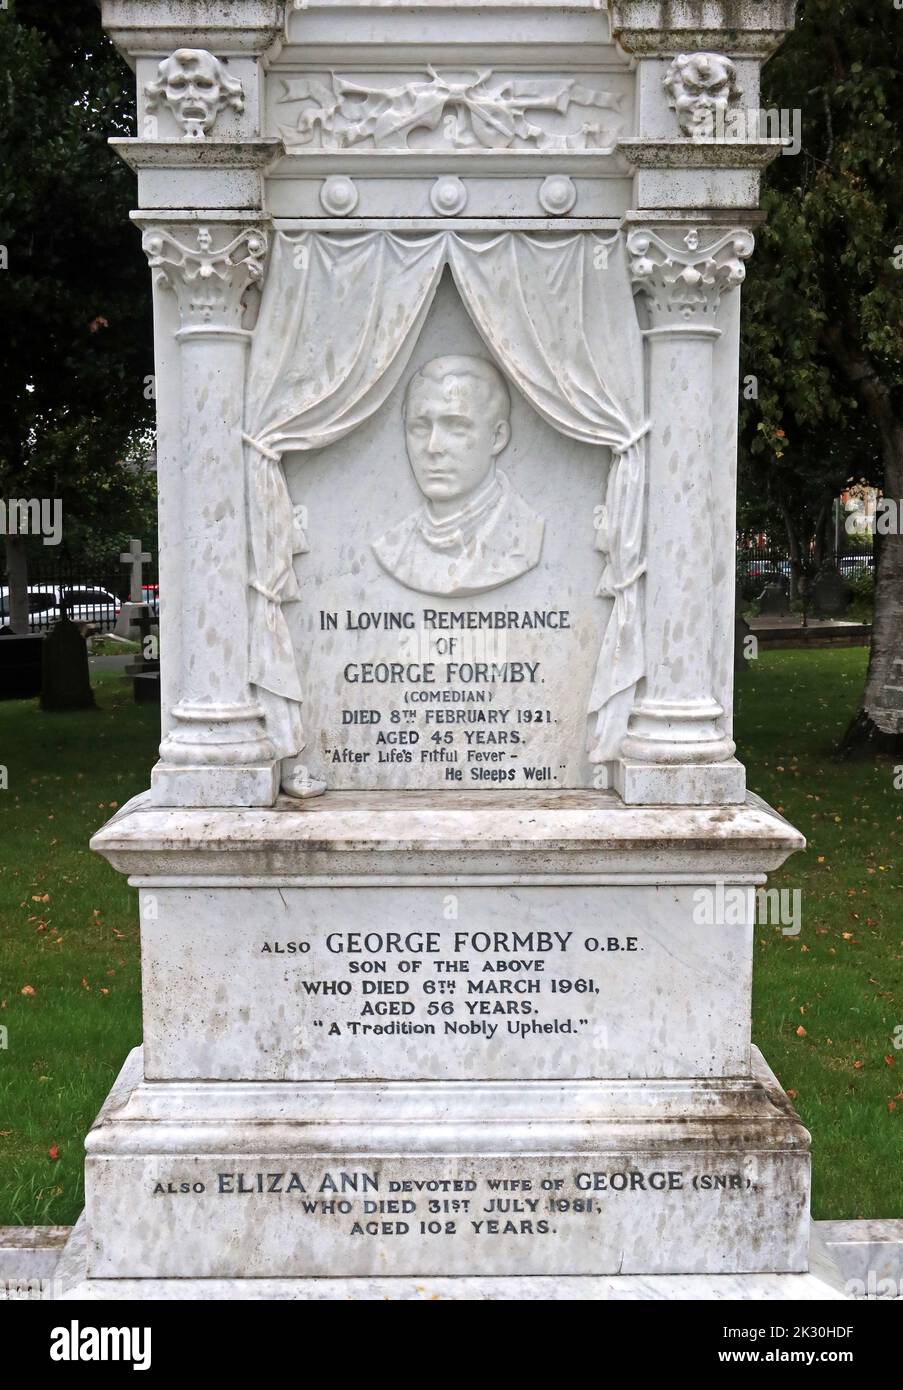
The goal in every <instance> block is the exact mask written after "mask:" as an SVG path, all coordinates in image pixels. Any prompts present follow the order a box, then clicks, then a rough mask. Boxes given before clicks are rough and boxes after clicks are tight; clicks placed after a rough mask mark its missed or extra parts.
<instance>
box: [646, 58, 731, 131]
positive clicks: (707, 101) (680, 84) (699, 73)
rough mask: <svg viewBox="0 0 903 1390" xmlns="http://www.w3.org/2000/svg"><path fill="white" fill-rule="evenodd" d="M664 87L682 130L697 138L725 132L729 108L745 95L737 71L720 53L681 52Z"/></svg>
mask: <svg viewBox="0 0 903 1390" xmlns="http://www.w3.org/2000/svg"><path fill="white" fill-rule="evenodd" d="M664 85H665V90H666V92H667V93H668V95H669V96H670V98H671V101H670V103H669V104H670V105H671V106H672V107H673V109H674V110H675V111H676V112H677V123H678V125H679V126H680V129H681V130H682V131H683V133H684V135H689V136H691V137H692V136H695V137H697V138H699V137H702V136H707V137H709V138H711V137H712V136H714V135H716V134H717V133H718V131H719V130H722V131H723V129H724V126H725V121H726V118H727V112H728V107H729V106H730V105H731V104H732V103H733V102H736V101H739V99H740V97H741V96H742V95H743V94H742V92H741V91H740V88H739V87H738V86H737V69H736V68H735V67H734V64H733V63H732V62H731V60H730V58H725V57H724V56H723V55H722V54H720V53H679V54H678V56H677V57H676V58H675V59H674V61H673V63H672V64H671V66H670V68H669V69H668V72H667V74H666V76H665V82H664Z"/></svg>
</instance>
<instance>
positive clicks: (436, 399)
mask: <svg viewBox="0 0 903 1390" xmlns="http://www.w3.org/2000/svg"><path fill="white" fill-rule="evenodd" d="M402 415H403V419H404V426H405V441H406V445H407V453H408V460H409V462H410V465H411V469H412V471H413V474H414V477H415V479H416V481H417V486H418V487H419V488H420V491H421V492H422V494H423V498H424V501H423V505H422V506H421V507H419V508H418V509H417V511H415V512H412V513H411V514H410V515H409V516H406V517H405V518H404V520H403V521H400V522H398V523H397V525H395V526H392V527H390V528H389V530H388V531H386V532H385V534H384V535H382V536H380V537H379V539H378V540H375V541H374V542H373V551H374V554H375V555H376V558H377V560H378V561H379V563H380V565H381V566H382V568H383V569H384V570H385V571H386V573H387V574H391V575H392V576H393V578H395V579H397V580H398V581H399V583H401V584H404V585H405V586H406V588H408V589H416V590H417V591H419V592H420V593H426V594H442V595H447V596H449V597H456V596H464V595H467V594H479V593H484V592H485V591H486V590H487V589H495V588H497V587H498V586H499V585H500V584H507V583H508V582H509V581H510V580H512V579H517V578H518V577H519V576H520V575H522V574H526V573H527V571H528V570H531V569H533V567H534V565H536V564H537V563H538V561H539V556H540V552H541V550H542V540H543V529H544V526H545V522H544V520H543V518H542V517H541V516H539V515H538V514H537V513H536V512H535V511H534V510H533V508H532V507H530V506H529V505H528V503H527V502H526V501H525V500H524V498H523V497H521V495H520V493H519V492H517V491H516V489H515V488H514V487H513V486H512V484H511V482H510V481H509V479H508V477H507V475H506V474H505V473H503V472H502V471H501V469H499V468H497V467H496V460H497V459H498V457H499V455H500V454H501V453H502V451H503V449H504V448H505V447H506V445H507V444H508V441H509V440H510V438H511V423H510V415H511V399H510V396H509V394H508V387H507V385H506V384H505V380H504V378H503V376H502V374H501V372H499V371H498V370H497V369H496V368H495V367H494V366H493V365H492V363H491V362H488V361H486V360H485V359H484V358H482V357H435V358H433V359H432V361H430V362H427V363H426V365H425V366H423V367H421V369H420V371H419V372H416V373H415V375H414V376H413V377H412V378H411V380H410V382H409V383H408V389H407V392H406V394H405V399H404V406H403V409H402Z"/></svg>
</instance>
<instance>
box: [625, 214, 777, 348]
mask: <svg viewBox="0 0 903 1390" xmlns="http://www.w3.org/2000/svg"><path fill="white" fill-rule="evenodd" d="M700 242H701V236H700V233H699V232H698V231H697V230H696V229H695V228H690V229H689V231H687V233H686V235H685V236H684V238H683V240H682V241H681V242H680V243H679V245H677V246H674V245H671V244H670V243H669V242H667V241H665V240H663V238H662V237H660V236H659V235H658V233H657V232H653V231H650V230H647V229H645V228H639V227H638V228H635V229H634V230H633V231H632V232H630V233H629V235H628V237H627V250H628V253H629V255H630V276H631V279H632V281H633V287H634V293H635V294H644V295H646V297H647V299H648V302H649V308H650V312H651V315H652V321H653V325H654V326H655V327H666V326H667V325H668V324H669V323H678V322H680V323H684V324H706V323H709V324H711V323H712V321H713V319H714V318H715V317H716V315H717V312H718V306H719V304H720V303H721V298H722V295H725V294H727V293H728V291H729V290H732V289H734V288H735V286H737V285H739V284H741V283H742V281H743V280H744V279H745V277H746V267H745V266H744V264H743V262H744V261H745V260H747V259H748V258H749V257H750V256H751V255H752V251H753V246H754V245H755V242H754V240H753V236H752V233H751V232H748V231H746V230H744V229H743V228H736V229H734V230H732V231H730V232H727V233H724V234H723V235H722V236H720V237H718V238H717V239H716V240H713V241H710V242H709V243H708V244H707V245H701V244H700Z"/></svg>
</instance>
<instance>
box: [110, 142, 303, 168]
mask: <svg viewBox="0 0 903 1390" xmlns="http://www.w3.org/2000/svg"><path fill="white" fill-rule="evenodd" d="M107 143H108V144H109V145H110V147H111V149H114V150H115V151H116V153H117V154H118V155H119V157H120V158H121V159H123V160H124V161H125V163H126V164H127V165H128V166H129V168H130V169H135V170H139V169H262V168H264V166H265V165H267V164H268V163H269V162H270V161H271V160H273V159H276V158H278V156H279V155H281V154H282V141H281V140H279V139H277V138H276V137H275V136H274V137H264V138H260V139H248V140H216V139H207V140H136V139H134V138H129V139H118V138H117V139H111V140H109V141H108V142H107Z"/></svg>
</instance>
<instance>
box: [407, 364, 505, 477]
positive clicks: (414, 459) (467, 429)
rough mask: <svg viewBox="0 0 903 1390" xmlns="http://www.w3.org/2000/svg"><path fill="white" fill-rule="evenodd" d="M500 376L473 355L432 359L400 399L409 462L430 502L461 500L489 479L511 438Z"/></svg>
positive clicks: (502, 382) (491, 367)
mask: <svg viewBox="0 0 903 1390" xmlns="http://www.w3.org/2000/svg"><path fill="white" fill-rule="evenodd" d="M509 413H510V402H509V399H508V391H507V388H506V386H505V384H504V381H503V380H502V378H501V376H500V374H499V373H498V372H497V371H496V370H495V368H494V367H493V366H492V365H491V363H489V362H485V361H483V360H482V359H481V358H476V357H470V358H468V357H458V358H451V357H449V358H441V357H440V358H435V359H434V360H433V361H432V362H429V363H427V365H426V366H425V367H424V368H423V369H422V371H420V372H418V374H417V375H416V376H415V377H413V378H412V380H411V384H410V386H409V387H408V394H407V398H406V401H405V435H406V440H407V450H408V458H409V459H410V461H411V467H412V469H413V470H414V477H415V478H416V479H417V483H418V486H419V487H420V490H421V492H422V493H424V495H425V496H426V497H428V498H429V499H430V501H432V502H459V501H460V502H464V501H465V500H466V499H467V498H468V497H469V496H470V495H471V494H472V493H474V492H476V491H477V490H478V489H479V488H480V486H481V485H482V484H483V483H484V482H485V481H486V479H487V478H488V477H489V475H490V473H491V472H492V469H493V467H494V465H495V460H496V458H497V456H498V455H499V454H500V453H501V452H502V450H503V449H504V448H505V445H506V444H507V443H508V440H509V439H510V437H511V426H510V424H509V422H508V416H509Z"/></svg>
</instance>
